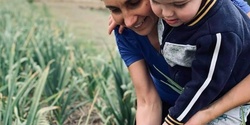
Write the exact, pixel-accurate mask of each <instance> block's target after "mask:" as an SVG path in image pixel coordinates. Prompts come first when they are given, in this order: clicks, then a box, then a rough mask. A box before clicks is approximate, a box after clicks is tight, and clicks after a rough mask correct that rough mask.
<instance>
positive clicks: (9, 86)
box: [0, 0, 135, 125]
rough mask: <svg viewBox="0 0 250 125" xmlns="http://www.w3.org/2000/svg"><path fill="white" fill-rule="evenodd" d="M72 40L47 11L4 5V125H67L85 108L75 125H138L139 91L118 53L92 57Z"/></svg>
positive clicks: (0, 111)
mask: <svg viewBox="0 0 250 125" xmlns="http://www.w3.org/2000/svg"><path fill="white" fill-rule="evenodd" d="M73 36H74V34H71V33H69V31H68V30H67V25H65V24H64V23H63V22H58V21H55V20H52V19H51V18H50V14H49V12H48V9H47V8H46V6H43V7H38V6H36V5H34V4H30V3H28V2H27V0H6V1H3V0H0V51H1V52H0V124H1V125H63V124H65V121H66V120H67V119H68V117H69V116H70V115H72V114H73V113H74V112H75V111H77V110H79V108H82V107H88V110H87V111H88V112H85V113H82V114H83V115H82V116H81V117H80V118H79V119H78V120H77V121H78V122H77V123H76V125H89V124H91V119H92V116H93V113H95V114H96V115H97V117H98V118H99V119H100V122H101V123H102V124H107V125H126V124H127V125H132V124H133V123H134V117H135V108H134V105H135V104H134V102H135V96H134V90H133V87H132V84H131V81H130V78H129V75H128V73H127V70H126V69H125V67H124V65H123V62H122V61H121V60H120V58H119V56H118V55H117V52H116V51H115V50H113V49H109V48H107V49H106V50H107V51H106V52H104V53H105V54H104V53H103V51H102V53H101V52H100V55H95V56H93V55H92V56H91V55H90V53H93V52H90V51H89V50H91V51H93V49H86V46H83V45H77V44H76V43H79V42H74V37H73ZM82 42H84V41H82ZM96 53H98V51H97V50H96ZM84 114H85V115H84ZM86 114H87V115H86Z"/></svg>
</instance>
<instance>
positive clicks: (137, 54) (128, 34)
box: [115, 27, 143, 67]
mask: <svg viewBox="0 0 250 125" xmlns="http://www.w3.org/2000/svg"><path fill="white" fill-rule="evenodd" d="M136 35H137V34H135V33H134V32H133V31H132V30H129V29H125V30H124V31H123V33H122V34H119V33H118V27H116V28H115V38H116V44H117V47H118V50H119V53H120V55H121V58H122V59H123V61H124V62H125V64H126V66H127V67H128V66H130V65H131V64H132V63H134V62H136V61H138V60H140V59H143V56H142V54H141V51H140V46H139V42H140V41H139V39H136V38H137V37H136Z"/></svg>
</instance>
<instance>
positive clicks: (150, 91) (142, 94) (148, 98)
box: [128, 60, 162, 125]
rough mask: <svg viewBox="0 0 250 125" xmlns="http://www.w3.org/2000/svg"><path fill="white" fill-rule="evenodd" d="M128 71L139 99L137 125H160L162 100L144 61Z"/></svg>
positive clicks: (137, 62)
mask: <svg viewBox="0 0 250 125" xmlns="http://www.w3.org/2000/svg"><path fill="white" fill-rule="evenodd" d="M128 69H129V73H130V76H131V78H132V81H133V84H134V87H135V92H136V97H137V112H136V124H137V125H160V124H161V117H162V116H161V112H162V107H161V100H160V97H159V96H158V93H157V91H156V89H155V86H154V84H153V81H152V79H151V77H150V75H149V73H148V70H147V67H146V64H145V62H144V60H139V61H136V62H134V63H133V64H131V65H130V66H129V67H128Z"/></svg>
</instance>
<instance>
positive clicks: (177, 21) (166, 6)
mask: <svg viewBox="0 0 250 125" xmlns="http://www.w3.org/2000/svg"><path fill="white" fill-rule="evenodd" d="M201 1H202V0H150V3H151V7H152V9H153V12H154V13H155V14H156V15H157V16H158V17H160V18H162V19H163V20H165V21H166V23H168V24H169V25H170V26H172V27H178V26H180V25H182V24H185V23H188V22H189V21H191V20H192V19H193V18H194V17H195V15H196V14H197V12H198V10H199V8H200V5H201Z"/></svg>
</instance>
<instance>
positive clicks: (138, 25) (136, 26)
mask: <svg viewBox="0 0 250 125" xmlns="http://www.w3.org/2000/svg"><path fill="white" fill-rule="evenodd" d="M143 23H144V21H142V22H141V23H139V24H137V25H135V26H134V27H135V28H138V27H140V26H141V25H142V24H143Z"/></svg>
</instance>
